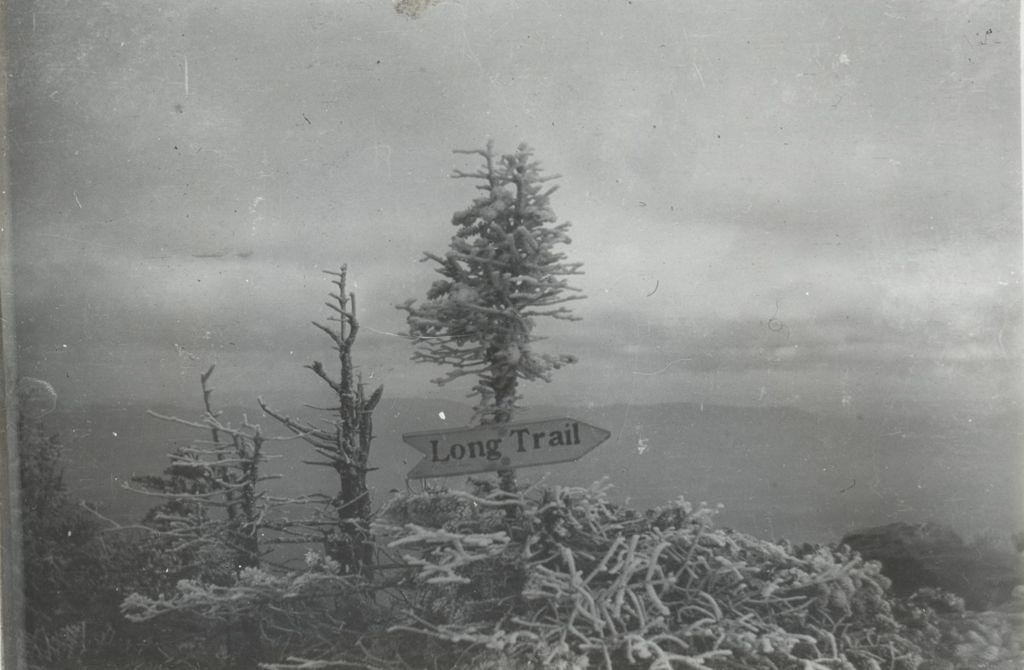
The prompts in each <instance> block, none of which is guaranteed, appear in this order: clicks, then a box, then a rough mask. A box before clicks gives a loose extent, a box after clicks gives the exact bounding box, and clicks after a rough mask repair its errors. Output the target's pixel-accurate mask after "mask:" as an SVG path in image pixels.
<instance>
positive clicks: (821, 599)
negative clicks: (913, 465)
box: [377, 487, 1020, 670]
mask: <svg viewBox="0 0 1024 670" xmlns="http://www.w3.org/2000/svg"><path fill="white" fill-rule="evenodd" d="M509 505H514V506H515V507H516V508H517V509H518V514H516V515H514V516H512V515H506V514H504V513H503V510H504V508H506V507H507V506H509ZM714 511H715V510H713V509H710V508H708V507H706V506H703V505H701V506H694V505H691V504H690V503H688V502H686V501H685V500H682V499H680V500H677V501H676V502H674V503H672V504H671V505H668V506H666V507H664V508H660V509H656V510H653V511H649V512H646V513H643V514H637V513H635V512H633V511H630V510H626V509H622V508H620V507H617V506H615V505H613V504H611V503H610V502H609V501H608V500H607V498H606V497H605V495H604V491H603V490H602V489H601V488H600V487H594V488H590V489H581V488H563V487H556V488H554V489H546V490H540V491H535V492H532V493H528V494H522V495H519V496H510V494H507V493H504V492H501V491H495V492H493V493H491V494H489V495H483V496H474V495H472V494H468V493H465V492H460V491H449V492H433V493H423V494H403V495H400V496H399V497H398V498H396V500H394V501H392V503H391V504H390V505H388V506H387V507H386V508H385V510H384V513H383V514H382V517H381V520H380V522H379V523H378V525H377V530H378V532H379V533H380V534H381V535H382V536H384V537H388V538H390V545H389V546H390V547H392V548H393V549H394V550H395V551H400V552H402V553H403V554H404V557H405V560H406V561H407V563H408V564H409V565H410V566H411V567H412V568H413V569H415V570H416V580H417V582H418V584H419V587H418V588H419V593H420V594H421V595H424V594H425V595H427V596H429V597H425V598H420V599H415V598H414V599H413V602H415V603H420V605H419V608H418V609H415V610H414V611H412V612H411V614H410V615H409V616H408V618H407V620H405V621H403V622H401V623H399V624H398V625H396V626H395V627H394V628H393V632H394V634H396V635H409V634H413V633H419V634H421V635H423V636H425V639H430V640H433V641H434V642H432V644H434V645H435V650H441V651H443V653H446V654H448V656H447V657H445V658H442V659H437V658H435V659H434V660H435V662H440V663H444V662H446V661H451V662H452V663H455V659H457V658H460V657H461V658H465V656H466V655H467V654H468V655H469V656H470V657H472V658H479V659H480V660H481V662H483V661H484V659H491V660H493V659H496V658H497V659H504V660H503V661H502V662H503V663H505V664H506V666H507V667H514V666H515V667H526V666H531V667H538V668H585V667H605V668H655V669H658V668H661V669H668V668H696V667H709V668H764V669H765V670H777V669H782V668H794V669H796V668H800V669H802V670H807V669H811V670H821V669H823V668H830V669H842V670H849V669H853V670H876V669H881V668H892V669H895V670H915V669H917V668H918V667H919V666H921V664H922V663H923V662H927V663H948V664H949V665H948V666H945V667H950V668H953V667H955V668H963V669H964V670H966V669H967V668H983V667H997V666H995V665H989V664H991V663H1002V662H1008V660H1009V659H1013V658H1017V657H1019V649H1018V646H1019V631H1018V632H1017V633H1013V632H1012V631H1011V630H1010V629H1011V628H1012V627H1013V625H1014V620H1013V619H1012V617H1009V616H1002V617H1001V618H1000V617H999V616H997V615H995V614H991V613H990V614H988V615H986V616H987V617H988V618H984V617H981V618H979V617H966V618H964V614H963V610H962V608H961V609H959V610H958V609H957V607H958V604H957V601H956V599H955V598H952V599H950V598H949V596H948V595H945V594H933V596H932V597H931V600H927V599H925V596H920V597H919V599H918V601H915V602H914V603H910V604H908V603H902V602H898V601H895V600H894V599H893V598H891V597H890V595H889V594H888V593H887V588H888V586H889V583H888V580H887V579H886V578H885V577H884V576H882V575H881V573H880V566H879V565H878V564H877V563H875V562H871V561H865V560H863V559H862V558H861V557H860V556H858V555H857V554H855V553H853V552H851V551H850V550H849V549H847V548H845V547H839V548H836V547H829V546H822V545H801V546H792V545H790V544H788V543H786V542H771V541H764V540H759V539H757V538H754V537H751V536H749V535H746V534H743V533H737V532H733V531H730V530H727V529H720V528H716V527H715V525H714V522H713V516H714ZM431 520H433V522H431V523H429V525H428V523H427V522H428V521H431ZM509 576H515V578H513V579H508V577H509ZM481 594H482V595H485V596H486V597H485V598H479V597H478V598H476V599H475V601H474V596H475V595H481ZM942 598H946V599H947V600H949V601H950V602H949V603H947V604H946V607H947V608H950V607H951V608H952V609H949V610H948V611H947V612H945V613H943V612H942V611H941V610H942V605H941V603H940V602H938V601H936V599H938V600H941V599H942ZM922 599H924V600H922ZM480 601H484V602H485V603H486V604H489V605H491V606H489V607H481V606H479V603H480ZM474 604H475V605H476V606H473V605H474ZM961 605H962V604H961ZM914 612H916V614H914ZM956 617H960V619H956ZM993 617H994V618H993ZM1019 623H1020V622H1019V620H1017V621H1016V624H1015V625H1016V626H1018V628H1019ZM979 627H981V628H984V632H983V631H981V630H979ZM437 645H440V646H437ZM445 645H447V646H445ZM944 659H949V660H944ZM487 662H491V661H487ZM921 667H927V666H921ZM934 667H943V666H934Z"/></svg>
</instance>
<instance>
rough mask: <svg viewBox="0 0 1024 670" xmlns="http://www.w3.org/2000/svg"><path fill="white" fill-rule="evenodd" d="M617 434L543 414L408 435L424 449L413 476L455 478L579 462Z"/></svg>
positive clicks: (413, 442) (572, 420)
mask: <svg viewBox="0 0 1024 670" xmlns="http://www.w3.org/2000/svg"><path fill="white" fill-rule="evenodd" d="M609 437H611V433H610V432H608V431H607V430H604V429H603V428H597V427H595V426H591V425H590V424H587V423H583V422H582V421H577V420H576V419H543V420H541V421H528V422H523V423H503V424H497V425H491V426H473V427H470V428H453V429H451V430H434V431H425V432H422V433H405V434H404V435H402V439H403V440H404V441H405V442H406V443H408V444H409V445H411V446H412V447H413V448H414V449H416V450H417V451H419V452H421V453H422V454H424V456H425V457H424V459H423V460H422V461H420V462H419V463H417V464H416V467H414V468H413V469H412V470H411V471H410V472H409V474H408V477H409V479H423V478H425V477H453V476H456V475H470V474H473V473H476V472H488V471H492V470H512V469H515V468H525V467H530V466H533V465H547V464H549V463H563V462H565V461H575V460H576V459H578V458H580V457H581V456H583V455H584V454H586V453H587V452H589V451H590V450H591V449H593V448H594V447H596V446H597V445H599V444H601V443H602V442H604V441H605V440H607V439H608V438H609Z"/></svg>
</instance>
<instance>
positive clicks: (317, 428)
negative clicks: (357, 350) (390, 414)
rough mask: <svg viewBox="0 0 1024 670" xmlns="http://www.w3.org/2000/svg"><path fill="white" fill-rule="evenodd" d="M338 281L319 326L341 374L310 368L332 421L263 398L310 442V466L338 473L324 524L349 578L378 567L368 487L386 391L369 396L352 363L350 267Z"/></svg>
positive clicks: (329, 547)
mask: <svg viewBox="0 0 1024 670" xmlns="http://www.w3.org/2000/svg"><path fill="white" fill-rule="evenodd" d="M324 272H325V274H328V275H331V276H332V277H334V280H333V281H332V282H331V283H332V284H334V286H335V287H336V289H337V290H336V291H335V292H333V293H331V294H330V296H331V301H330V302H328V303H326V305H327V307H328V308H330V309H331V311H332V312H334V314H333V315H331V316H330V317H328V322H329V323H328V324H327V325H325V324H322V323H317V322H316V321H314V322H313V325H314V326H316V327H317V328H319V329H320V330H321V331H323V332H324V333H325V334H326V335H327V336H328V337H329V338H330V339H331V343H332V345H333V349H334V350H335V351H336V352H337V356H338V358H337V363H338V368H337V374H336V376H332V374H331V373H330V372H328V370H327V369H326V368H325V367H324V365H323V363H321V362H320V361H314V362H313V363H312V364H310V365H307V366H306V367H307V368H309V369H310V370H312V371H313V372H314V373H315V374H316V376H317V377H319V378H320V380H321V381H323V382H324V383H325V384H327V386H328V387H330V389H331V392H332V394H333V395H334V397H335V400H336V403H337V404H335V405H334V406H333V407H329V408H326V411H327V412H329V413H330V415H331V416H330V419H328V420H327V421H324V422H321V423H310V422H308V421H304V420H301V419H294V418H292V417H289V416H286V415H284V414H282V413H281V412H279V411H276V410H275V409H274V408H272V407H271V406H270V405H269V404H268V403H266V402H264V400H263V399H262V398H261V399H260V400H259V403H260V407H261V408H263V411H265V412H266V413H267V414H269V415H270V416H272V417H274V419H276V420H277V421H279V422H280V423H281V424H282V425H284V426H285V427H287V428H288V430H290V431H291V432H292V433H294V434H295V435H296V436H298V437H299V438H301V439H302V440H304V441H305V442H307V443H308V444H309V445H310V446H311V447H313V450H314V451H315V452H316V453H317V458H318V460H315V461H304V462H305V463H307V464H310V465H318V466H321V467H326V468H330V469H331V470H334V472H335V473H336V474H337V477H338V491H337V493H336V494H335V495H334V496H333V497H332V498H330V499H329V500H327V506H328V510H329V511H328V513H327V516H326V519H324V520H322V521H317V522H314V523H317V524H319V526H320V528H321V530H322V531H323V533H322V534H323V536H324V545H325V552H326V554H327V556H328V557H330V558H331V559H332V560H334V561H336V562H337V563H338V564H340V565H341V566H342V569H343V571H344V572H345V573H347V574H355V573H360V572H368V571H369V570H370V568H371V567H372V563H373V538H372V536H371V534H370V528H369V525H370V512H371V510H370V491H369V489H368V488H367V485H366V475H367V473H369V472H370V471H371V470H372V469H373V468H370V467H369V459H370V445H371V444H372V442H373V410H374V408H375V407H376V406H377V403H378V402H380V399H381V396H382V395H383V393H384V387H383V386H378V387H377V388H376V389H375V390H374V391H373V392H371V393H369V394H367V392H366V387H365V385H364V384H363V380H362V377H361V376H360V375H359V374H358V373H357V372H356V367H355V365H354V364H353V362H352V348H353V347H354V346H355V342H356V335H358V333H359V320H358V319H357V318H356V296H355V294H354V293H350V292H348V291H347V290H346V287H345V281H346V278H347V276H348V266H346V265H342V266H341V271H340V272H331V271H326V270H325V271H324Z"/></svg>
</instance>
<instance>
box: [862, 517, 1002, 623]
mask: <svg viewBox="0 0 1024 670" xmlns="http://www.w3.org/2000/svg"><path fill="white" fill-rule="evenodd" d="M842 543H843V544H846V545H849V547H850V548H851V549H853V550H854V551H856V552H858V553H859V554H860V555H861V556H863V557H864V558H866V559H869V560H874V561H878V562H879V563H881V564H882V573H883V574H885V576H886V577H888V578H889V579H890V580H892V593H893V594H894V595H896V596H909V595H911V594H912V593H914V592H915V591H917V590H918V589H922V588H928V587H937V588H940V589H944V590H946V591H949V592H951V593H955V594H957V595H958V596H960V597H962V598H963V599H964V602H965V604H966V605H967V607H968V608H970V609H973V610H981V609H987V608H990V607H992V606H994V605H998V604H1000V603H1003V602H1006V601H1007V600H1009V599H1010V597H1011V593H1012V592H1013V589H1014V586H1015V585H1017V584H1018V583H1020V578H1019V577H1020V576H1019V575H1018V574H1017V570H1016V560H1015V557H1014V556H1013V555H1012V552H1008V551H1007V552H1001V551H999V550H997V549H996V548H994V547H991V546H980V545H970V546H968V545H966V544H965V543H964V541H963V539H962V538H961V537H960V536H959V535H957V534H956V532H954V531H953V529H951V528H949V527H948V526H944V525H941V524H936V523H930V522H926V523H920V524H909V523H891V524H887V525H884V526H878V527H875V528H869V529H866V530H862V531H858V532H855V533H851V534H849V535H847V536H846V537H844V538H843V539H842Z"/></svg>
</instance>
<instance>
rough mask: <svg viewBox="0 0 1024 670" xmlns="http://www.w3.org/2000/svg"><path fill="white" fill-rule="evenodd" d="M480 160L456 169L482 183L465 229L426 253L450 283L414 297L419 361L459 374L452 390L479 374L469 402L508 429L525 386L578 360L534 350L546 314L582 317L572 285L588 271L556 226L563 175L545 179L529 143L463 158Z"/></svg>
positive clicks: (464, 216)
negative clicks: (554, 205)
mask: <svg viewBox="0 0 1024 670" xmlns="http://www.w3.org/2000/svg"><path fill="white" fill-rule="evenodd" d="M456 153H460V154H470V155H477V156H480V157H482V158H483V165H482V166H481V167H480V168H478V169H477V170H475V171H473V172H463V171H461V170H457V171H455V173H454V174H453V175H452V176H453V177H455V178H459V179H472V180H475V181H478V182H479V183H478V184H477V189H479V190H480V191H481V194H480V196H479V197H477V198H476V199H475V200H474V201H473V203H472V205H470V207H469V208H468V209H466V210H463V211H461V212H457V213H456V214H455V215H454V216H453V217H452V225H454V226H455V227H456V228H457V230H456V232H455V234H454V235H453V236H452V239H451V242H450V243H449V248H448V251H447V252H445V254H444V255H443V256H441V255H437V254H432V253H427V254H426V257H425V258H424V260H429V261H433V262H434V263H436V264H437V268H436V269H437V272H438V274H440V275H441V277H442V278H441V279H439V280H437V281H435V282H434V284H433V286H431V287H430V290H429V291H428V292H427V299H426V300H425V301H423V302H420V303H417V302H416V301H415V300H409V301H407V302H406V303H405V304H403V305H400V306H399V308H400V309H402V310H404V311H405V312H407V323H408V325H409V335H410V336H411V337H412V338H413V340H414V342H415V344H416V351H415V353H414V354H413V360H416V361H421V362H428V363H436V364H438V365H443V366H446V367H448V368H450V370H449V371H448V373H447V374H446V375H445V376H443V377H441V378H439V379H436V380H434V381H435V383H437V384H447V383H448V382H451V381H454V380H456V379H459V378H461V377H464V376H474V377H476V383H475V385H474V386H473V389H472V391H471V393H470V397H478V398H479V402H478V404H477V408H476V410H477V416H478V417H479V418H480V419H481V421H482V423H505V422H508V421H509V420H510V419H511V418H512V414H513V411H514V409H515V404H516V401H517V400H518V399H519V397H520V396H519V392H518V389H519V382H520V380H523V381H534V380H538V379H542V380H544V381H550V375H551V372H552V371H553V370H556V369H558V368H560V367H561V366H563V365H566V364H568V363H573V362H575V360H576V359H575V357H574V356H571V355H568V354H561V355H550V354H541V353H538V352H536V351H534V348H533V344H534V343H535V342H536V341H537V340H538V339H540V338H539V337H538V336H537V335H535V334H534V326H535V325H536V320H537V319H538V318H539V317H551V318H554V319H563V320H577V319H578V317H576V316H574V315H573V314H572V311H571V310H570V309H569V308H568V307H567V306H566V304H565V303H567V302H569V301H572V300H579V299H581V298H582V297H583V296H582V295H579V294H578V293H576V292H577V291H578V289H577V288H575V287H573V286H570V285H569V279H568V278H569V277H570V276H572V275H578V274H582V272H581V271H580V266H581V264H580V263H573V262H569V261H567V260H566V255H565V254H564V253H562V252H561V251H559V247H560V246H562V245H566V244H569V243H570V242H571V240H570V238H569V235H568V230H569V226H570V224H569V223H567V222H563V223H557V219H556V217H555V213H554V212H553V211H552V210H551V207H550V204H549V200H550V197H551V194H552V193H554V192H555V190H556V189H557V186H551V185H549V182H551V181H552V180H554V179H557V178H558V176H557V175H554V176H543V175H542V173H541V167H540V163H538V162H537V161H535V160H533V150H532V149H531V148H530V147H529V146H527V145H526V144H521V145H519V147H518V148H517V149H516V151H515V153H512V154H506V155H502V156H497V155H496V154H495V152H494V147H493V143H492V142H489V143H488V144H487V148H486V149H477V150H472V151H457V152H456Z"/></svg>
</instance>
